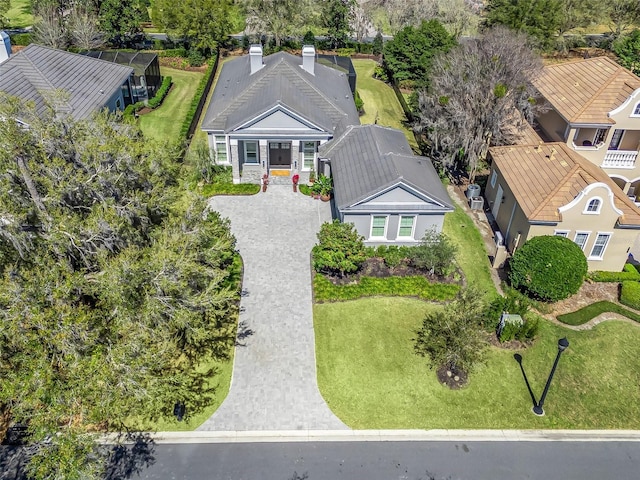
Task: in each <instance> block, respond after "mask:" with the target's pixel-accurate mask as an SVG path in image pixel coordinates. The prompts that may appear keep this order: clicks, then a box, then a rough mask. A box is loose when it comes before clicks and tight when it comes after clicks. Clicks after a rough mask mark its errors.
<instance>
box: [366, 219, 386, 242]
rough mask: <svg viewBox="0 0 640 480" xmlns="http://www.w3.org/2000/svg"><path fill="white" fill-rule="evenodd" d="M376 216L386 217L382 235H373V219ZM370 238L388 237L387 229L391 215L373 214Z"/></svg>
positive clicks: (384, 238)
mask: <svg viewBox="0 0 640 480" xmlns="http://www.w3.org/2000/svg"><path fill="white" fill-rule="evenodd" d="M376 217H384V234H383V235H382V236H381V237H374V236H373V219H374V218H376ZM369 225H370V226H369V240H371V239H382V240H386V239H387V229H388V228H389V215H371V222H370V224H369Z"/></svg>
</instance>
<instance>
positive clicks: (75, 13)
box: [67, 5, 104, 50]
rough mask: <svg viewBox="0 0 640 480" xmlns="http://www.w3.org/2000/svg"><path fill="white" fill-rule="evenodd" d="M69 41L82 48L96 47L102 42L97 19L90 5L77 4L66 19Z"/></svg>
mask: <svg viewBox="0 0 640 480" xmlns="http://www.w3.org/2000/svg"><path fill="white" fill-rule="evenodd" d="M67 26H68V30H69V36H70V38H71V43H73V45H75V46H76V47H78V48H80V49H83V50H91V49H94V48H98V47H99V46H100V45H102V44H103V43H104V40H103V34H102V32H101V31H100V26H99V19H98V16H97V15H96V13H95V11H93V9H92V7H90V6H86V5H77V6H75V7H74V8H73V9H72V10H71V13H70V14H69V18H68V20H67Z"/></svg>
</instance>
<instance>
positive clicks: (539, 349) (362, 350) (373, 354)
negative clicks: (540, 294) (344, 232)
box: [314, 298, 640, 429]
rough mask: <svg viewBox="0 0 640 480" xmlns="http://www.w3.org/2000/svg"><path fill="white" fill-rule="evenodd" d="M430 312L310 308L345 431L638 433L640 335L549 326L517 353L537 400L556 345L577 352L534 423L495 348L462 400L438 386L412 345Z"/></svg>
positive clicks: (510, 363)
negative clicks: (596, 430) (587, 430)
mask: <svg viewBox="0 0 640 480" xmlns="http://www.w3.org/2000/svg"><path fill="white" fill-rule="evenodd" d="M433 308H442V307H438V306H433V305H430V304H427V303H425V302H421V301H418V300H413V299H407V298H370V299H360V300H355V301H350V302H341V303H327V304H318V305H315V306H314V322H315V332H316V355H317V359H318V362H317V364H318V382H319V386H320V390H321V392H322V395H323V396H324V398H325V400H326V401H327V403H328V404H329V407H330V408H331V409H332V410H333V412H334V413H335V414H336V415H337V416H338V417H339V418H340V419H341V420H342V421H344V422H345V423H346V424H347V425H348V426H349V427H351V428H371V429H388V428H425V429H430V428H520V429H531V428H535V429H537V428H629V429H637V428H640V403H639V402H638V401H637V399H638V396H639V395H640V374H639V373H638V372H640V329H638V328H636V327H634V326H632V325H628V324H626V323H622V322H606V323H603V324H600V325H598V326H597V327H595V328H594V329H592V330H587V331H584V332H573V331H569V330H568V329H565V328H562V327H558V326H556V325H552V324H550V323H548V322H544V321H543V322H542V323H541V326H540V338H539V339H538V340H537V341H536V343H535V344H534V345H533V346H532V347H530V348H528V349H526V350H524V351H522V352H520V353H521V354H522V357H523V361H522V363H523V366H524V369H525V371H526V373H527V375H528V379H529V382H530V383H531V386H532V388H533V390H534V393H535V395H536V397H539V396H540V394H541V393H542V389H543V388H544V383H545V381H546V379H547V375H548V374H549V370H550V368H551V365H552V363H553V360H554V358H555V354H556V352H557V341H558V339H559V338H561V337H563V336H567V338H568V339H569V342H570V344H571V345H570V347H569V349H568V350H567V351H566V352H565V353H564V354H563V356H562V359H561V361H560V364H559V366H558V369H557V371H556V375H555V378H554V380H553V384H552V385H551V389H550V391H549V394H548V396H547V400H546V403H545V412H546V415H545V416H544V417H537V416H535V415H533V414H532V413H531V406H532V403H531V398H530V396H529V393H528V391H527V388H526V385H525V383H524V380H523V377H522V374H521V371H520V367H519V366H518V363H517V362H516V361H515V360H514V358H513V354H514V353H515V351H513V350H502V349H498V348H495V347H491V349H490V350H489V353H488V357H487V363H486V365H485V366H483V367H481V368H479V369H478V370H477V371H476V372H475V373H473V374H472V375H471V377H470V383H469V384H468V386H467V387H465V388H463V389H461V390H457V391H454V390H450V389H449V388H447V387H445V386H442V385H440V384H439V382H438V380H437V377H436V374H435V370H430V369H429V366H428V363H427V360H426V359H424V358H421V357H418V356H417V355H415V354H414V352H413V341H412V339H413V338H414V336H415V333H414V332H415V331H416V329H417V328H419V326H420V325H421V323H422V319H423V317H424V314H425V313H426V312H427V311H428V310H429V309H433Z"/></svg>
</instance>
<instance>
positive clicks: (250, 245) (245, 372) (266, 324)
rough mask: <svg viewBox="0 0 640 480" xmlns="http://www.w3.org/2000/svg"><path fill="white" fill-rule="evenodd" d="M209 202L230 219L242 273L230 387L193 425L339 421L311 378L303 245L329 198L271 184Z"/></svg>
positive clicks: (335, 424)
mask: <svg viewBox="0 0 640 480" xmlns="http://www.w3.org/2000/svg"><path fill="white" fill-rule="evenodd" d="M210 206H211V208H212V209H213V210H217V211H219V212H220V213H221V215H222V216H224V217H228V218H229V219H230V220H231V230H232V232H233V234H234V235H235V236H236V238H237V241H238V243H237V245H238V249H239V251H240V254H241V255H242V259H243V261H244V281H243V285H242V288H243V296H242V300H241V302H240V308H241V313H240V326H239V328H238V342H237V343H238V346H237V347H236V351H235V360H234V365H233V378H232V381H231V390H230V391H229V395H228V396H227V398H226V399H225V401H224V402H223V404H222V405H221V406H220V408H219V409H218V410H217V411H216V412H215V413H214V414H213V416H212V417H211V418H209V419H208V420H207V421H206V422H205V423H203V424H202V425H201V426H200V427H199V428H198V430H326V429H332V430H333V429H344V428H347V427H346V426H345V425H344V424H343V423H342V422H341V421H340V420H338V418H337V417H335V416H334V415H333V413H332V412H331V411H330V410H329V407H328V406H327V404H326V403H325V401H324V400H323V398H322V397H321V395H320V391H319V390H318V384H317V381H316V364H315V340H314V332H313V311H312V301H311V267H310V251H311V248H312V247H313V245H314V244H315V243H316V240H317V237H316V233H317V232H318V230H319V229H320V225H321V224H322V223H323V222H325V221H330V220H331V212H330V207H329V204H328V203H323V202H320V201H318V200H313V199H311V198H309V197H306V196H304V195H302V194H300V193H293V191H292V187H291V186H284V185H271V186H269V188H268V191H267V192H266V193H262V192H260V193H258V194H257V195H253V196H228V197H225V196H218V197H214V198H212V199H211V201H210Z"/></svg>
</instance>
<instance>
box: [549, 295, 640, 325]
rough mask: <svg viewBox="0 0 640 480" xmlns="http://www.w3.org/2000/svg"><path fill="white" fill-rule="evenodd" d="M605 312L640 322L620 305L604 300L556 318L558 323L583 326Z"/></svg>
mask: <svg viewBox="0 0 640 480" xmlns="http://www.w3.org/2000/svg"><path fill="white" fill-rule="evenodd" d="M606 312H612V313H617V314H618V315H622V316H623V317H626V318H630V319H631V320H633V321H635V322H640V315H638V314H637V313H635V312H632V311H631V310H628V309H626V308H624V307H621V306H620V305H618V304H616V303H613V302H608V301H606V300H603V301H600V302H595V303H592V304H591V305H587V306H586V307H583V308H581V309H580V310H576V311H575V312H571V313H565V314H564V315H558V316H557V317H556V318H557V319H558V321H560V322H562V323H565V324H567V325H583V324H585V323H587V322H588V321H589V320H592V319H594V318H595V317H597V316H598V315H600V314H602V313H606Z"/></svg>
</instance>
